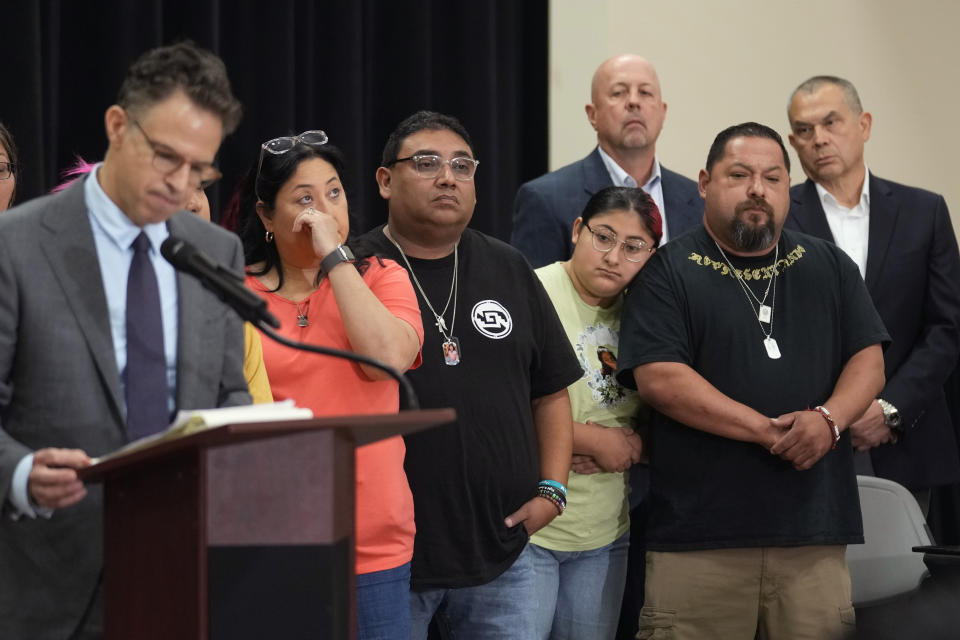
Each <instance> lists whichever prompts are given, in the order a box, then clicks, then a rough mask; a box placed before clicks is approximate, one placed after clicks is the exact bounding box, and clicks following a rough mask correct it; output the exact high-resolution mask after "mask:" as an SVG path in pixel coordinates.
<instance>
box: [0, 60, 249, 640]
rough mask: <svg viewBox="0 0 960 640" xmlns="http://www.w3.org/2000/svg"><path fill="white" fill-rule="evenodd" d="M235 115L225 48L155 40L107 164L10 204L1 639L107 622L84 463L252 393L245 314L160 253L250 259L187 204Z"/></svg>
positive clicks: (239, 262) (0, 364)
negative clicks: (172, 241) (215, 50)
mask: <svg viewBox="0 0 960 640" xmlns="http://www.w3.org/2000/svg"><path fill="white" fill-rule="evenodd" d="M239 119H240V104H239V103H238V102H237V100H236V99H235V98H234V97H233V94H232V93H231V91H230V83H229V80H228V79H227V75H226V69H225V68H224V66H223V62H222V61H221V60H220V59H219V58H217V57H216V56H215V55H214V54H212V53H210V52H209V51H203V50H200V49H197V48H196V47H194V46H193V45H192V44H178V45H173V46H170V47H163V48H160V49H155V50H153V51H149V52H147V53H146V54H144V55H143V56H142V57H141V58H140V59H139V60H137V61H136V62H135V63H134V64H133V66H132V67H131V68H130V69H129V70H128V72H127V75H126V77H125V79H124V82H123V85H122V87H121V89H120V93H119V96H118V99H117V104H115V105H113V106H111V107H110V108H108V109H107V111H106V114H105V117H104V124H105V127H106V133H107V138H108V141H109V146H108V149H107V154H106V159H105V160H104V162H103V164H102V165H99V166H98V167H97V168H96V169H95V170H94V171H93V172H92V173H91V174H90V175H89V176H88V177H87V178H86V179H84V180H80V181H78V182H77V183H76V184H74V185H73V186H72V187H71V188H69V189H67V190H65V191H63V192H61V193H58V194H55V195H52V196H46V197H43V198H38V199H36V200H33V201H30V202H27V203H25V204H23V205H21V206H19V207H17V208H15V209H12V210H10V211H8V212H6V213H4V215H3V216H0V291H2V294H0V492H2V496H3V503H2V505H3V507H2V518H0V567H2V570H0V637H2V638H99V637H100V636H101V634H102V626H103V625H102V614H101V611H100V609H101V606H100V584H99V583H100V575H101V565H102V533H101V532H102V519H103V509H102V495H101V491H100V489H99V487H84V485H83V484H82V483H81V482H80V481H79V480H78V478H77V474H76V469H79V468H82V467H84V466H87V465H89V464H90V457H91V456H100V455H103V454H105V453H107V452H109V451H111V450H113V449H116V448H118V447H120V446H122V445H123V444H124V443H126V442H127V441H129V440H132V439H135V438H138V437H141V436H144V435H148V434H150V433H153V432H156V431H159V430H161V429H163V428H165V427H166V426H167V424H168V423H169V421H170V417H171V415H172V414H173V412H174V411H175V410H178V409H199V408H209V407H217V406H226V405H237V404H246V403H249V402H250V396H249V394H248V392H247V385H246V381H245V379H244V376H243V333H242V325H241V321H240V319H239V317H237V316H236V315H235V314H234V313H233V312H232V311H231V310H230V309H229V308H228V307H226V306H225V305H224V304H223V303H221V302H220V301H219V300H217V299H216V297H215V296H214V295H213V294H211V293H208V292H207V291H205V290H204V289H203V288H202V287H201V285H200V283H199V282H198V281H196V280H194V279H193V278H192V277H190V276H182V275H179V274H178V273H176V272H175V271H174V270H173V267H172V266H171V265H170V264H168V263H167V262H166V261H165V260H164V259H163V258H162V257H161V256H160V254H159V249H160V244H161V243H162V242H163V241H164V239H166V238H167V237H168V236H177V237H181V238H189V240H190V242H192V243H195V244H196V245H197V246H199V247H200V248H201V249H202V250H203V251H204V252H205V253H207V254H208V255H209V256H210V257H211V258H212V259H213V260H214V261H216V262H219V263H222V264H226V265H229V266H230V267H232V268H233V269H234V270H236V272H237V273H238V275H239V274H240V273H242V268H243V252H242V250H241V247H240V242H239V240H238V239H237V238H236V237H235V236H233V235H232V234H230V233H228V232H226V231H224V230H222V229H220V228H218V227H216V226H214V225H212V224H210V223H209V222H206V221H203V220H201V219H200V218H198V217H197V216H195V215H193V214H191V213H189V212H187V211H184V210H183V208H184V205H185V204H186V202H187V200H188V199H189V197H190V195H191V194H192V193H195V192H196V190H197V189H198V188H202V187H204V186H207V185H209V183H210V182H212V181H214V180H216V179H217V178H219V176H220V172H219V171H218V170H217V169H216V168H215V167H214V165H213V162H214V159H215V157H216V153H217V149H218V148H219V147H220V142H221V141H222V140H223V137H224V136H225V135H226V134H228V133H230V132H231V131H233V129H234V128H235V127H236V125H237V122H238V121H239ZM144 579H146V580H148V579H149V576H145V578H144Z"/></svg>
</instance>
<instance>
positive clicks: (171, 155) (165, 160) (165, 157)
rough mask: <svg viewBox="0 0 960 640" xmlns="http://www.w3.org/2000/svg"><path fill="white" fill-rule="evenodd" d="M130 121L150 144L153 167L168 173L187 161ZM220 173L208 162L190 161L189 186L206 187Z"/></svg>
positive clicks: (137, 123)
mask: <svg viewBox="0 0 960 640" xmlns="http://www.w3.org/2000/svg"><path fill="white" fill-rule="evenodd" d="M132 122H133V124H134V125H135V126H136V127H137V129H139V130H140V133H141V134H142V135H143V139H144V140H146V141H147V144H148V145H149V146H150V150H151V151H153V168H154V169H156V170H157V171H159V172H160V173H162V174H164V175H170V174H171V173H174V172H175V171H177V170H179V169H180V167H182V166H183V165H184V164H186V163H187V159H186V158H184V157H183V156H182V155H180V154H179V153H177V152H176V151H174V150H173V149H171V148H170V147H168V146H167V145H165V144H162V143H160V142H156V141H154V140H152V139H151V138H150V136H148V135H147V132H146V131H145V130H144V128H143V126H142V125H141V124H140V123H139V122H137V121H136V120H133V121H132ZM222 175H223V174H221V173H220V170H219V169H217V168H216V167H215V166H213V165H212V164H210V163H209V162H201V163H191V164H190V177H189V179H188V180H189V184H190V186H191V187H193V188H194V189H206V188H207V187H209V186H210V185H212V184H213V183H214V182H216V181H217V180H219V179H220V178H221V176H222Z"/></svg>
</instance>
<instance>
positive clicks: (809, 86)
mask: <svg viewBox="0 0 960 640" xmlns="http://www.w3.org/2000/svg"><path fill="white" fill-rule="evenodd" d="M825 84H832V85H834V86H836V87H840V90H841V91H843V99H844V101H845V102H846V103H847V106H848V107H850V110H851V111H853V113H854V114H856V115H860V114H861V113H863V105H862V104H860V95H859V94H858V93H857V88H856V87H855V86H853V83H852V82H850V81H849V80H844V79H843V78H838V77H837V76H813V77H812V78H809V79H808V80H804V81H803V82H802V83H801V84H800V86H799V87H797V88H796V89H794V90H793V93H791V94H790V101H789V102H788V103H787V114H789V113H790V105H791V104H793V99H794V98H795V97H796V96H797V94H798V93H800V92H801V91H802V92H804V93H813V92H814V91H816V90H817V89H819V88H820V87H822V86H823V85H825Z"/></svg>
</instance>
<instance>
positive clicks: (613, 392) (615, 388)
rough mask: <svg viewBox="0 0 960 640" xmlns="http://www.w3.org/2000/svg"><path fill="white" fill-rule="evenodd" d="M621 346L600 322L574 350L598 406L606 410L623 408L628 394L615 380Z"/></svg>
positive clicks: (579, 338)
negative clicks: (618, 351)
mask: <svg viewBox="0 0 960 640" xmlns="http://www.w3.org/2000/svg"><path fill="white" fill-rule="evenodd" d="M618 345H619V336H618V335H617V332H616V331H614V330H613V329H611V328H610V327H608V326H607V325H605V324H603V323H602V322H600V323H597V324H592V325H588V326H587V327H585V328H584V329H583V331H581V332H580V333H579V335H578V336H577V342H576V345H575V346H574V351H576V353H577V358H578V359H579V360H580V366H581V367H583V377H584V378H586V381H587V387H589V388H590V391H591V392H592V393H593V399H594V401H595V402H596V403H597V405H599V406H600V407H602V408H604V409H612V408H613V407H616V406H618V405H620V404H623V402H624V401H625V399H626V397H627V390H626V389H624V388H623V387H622V386H620V383H618V382H617V378H616V373H617V347H618Z"/></svg>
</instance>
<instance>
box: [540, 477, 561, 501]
mask: <svg viewBox="0 0 960 640" xmlns="http://www.w3.org/2000/svg"><path fill="white" fill-rule="evenodd" d="M539 486H541V487H543V486H547V487H553V488H554V489H559V490H560V493H562V494H563V497H564V498H566V497H567V488H566V487H565V486H563V485H562V484H560V483H559V482H557V481H556V480H541V481H540V485H539Z"/></svg>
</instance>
